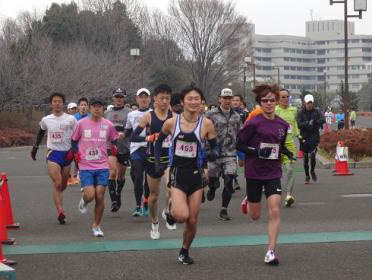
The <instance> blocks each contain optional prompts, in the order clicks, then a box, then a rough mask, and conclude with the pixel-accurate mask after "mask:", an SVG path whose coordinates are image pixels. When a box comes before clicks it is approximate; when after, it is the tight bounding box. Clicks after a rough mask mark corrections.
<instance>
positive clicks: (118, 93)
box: [112, 87, 127, 96]
mask: <svg viewBox="0 0 372 280" xmlns="http://www.w3.org/2000/svg"><path fill="white" fill-rule="evenodd" d="M112 96H127V92H126V91H125V89H123V88H120V87H118V88H116V89H114V90H113V91H112Z"/></svg>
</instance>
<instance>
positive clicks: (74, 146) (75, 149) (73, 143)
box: [71, 140, 79, 154]
mask: <svg viewBox="0 0 372 280" xmlns="http://www.w3.org/2000/svg"><path fill="white" fill-rule="evenodd" d="M71 149H72V152H73V153H74V154H75V153H77V152H78V150H79V148H78V141H74V140H71Z"/></svg>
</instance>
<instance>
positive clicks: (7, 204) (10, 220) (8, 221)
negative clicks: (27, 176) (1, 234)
mask: <svg viewBox="0 0 372 280" xmlns="http://www.w3.org/2000/svg"><path fill="white" fill-rule="evenodd" d="M1 181H3V182H4V183H3V186H2V187H1V195H2V197H3V201H4V208H5V225H6V227H7V228H9V229H19V227H20V224H19V223H15V222H14V217H13V210H12V203H11V200H10V195H9V188H8V175H7V174H6V173H1Z"/></svg>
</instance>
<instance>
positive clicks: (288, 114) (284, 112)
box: [275, 105, 300, 144]
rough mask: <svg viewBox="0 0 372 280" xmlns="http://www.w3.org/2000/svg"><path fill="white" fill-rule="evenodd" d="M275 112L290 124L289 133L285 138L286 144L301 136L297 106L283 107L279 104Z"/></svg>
mask: <svg viewBox="0 0 372 280" xmlns="http://www.w3.org/2000/svg"><path fill="white" fill-rule="evenodd" d="M275 114H276V115H277V116H279V117H281V118H282V119H283V120H285V121H286V122H287V123H288V124H289V126H290V127H289V129H288V133H287V138H286V139H285V143H286V144H292V143H294V139H293V137H299V136H300V130H299V129H298V126H297V121H296V116H297V109H296V107H293V106H289V107H288V108H287V109H283V108H281V107H280V106H279V105H277V106H276V108H275Z"/></svg>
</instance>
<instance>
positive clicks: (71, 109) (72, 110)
mask: <svg viewBox="0 0 372 280" xmlns="http://www.w3.org/2000/svg"><path fill="white" fill-rule="evenodd" d="M76 111H77V105H76V103H75V102H70V103H68V105H67V113H69V114H70V115H74V114H75V113H76Z"/></svg>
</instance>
